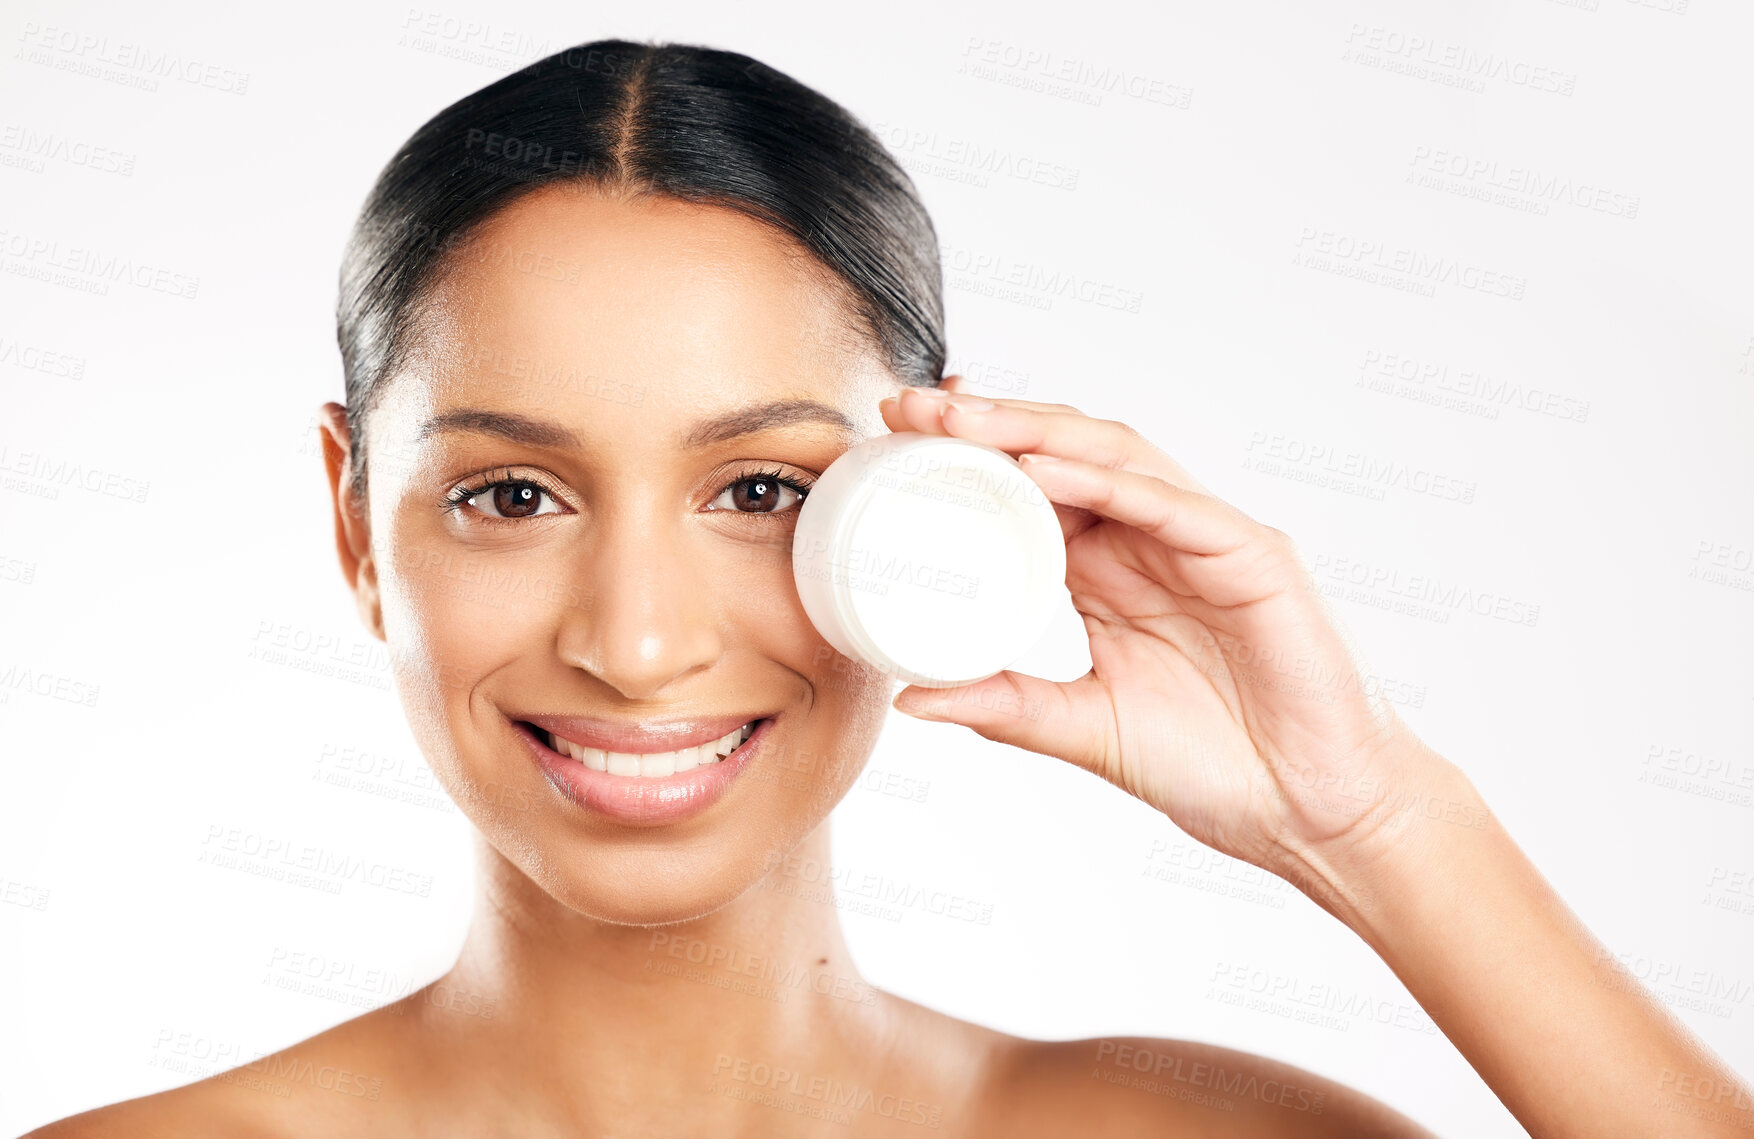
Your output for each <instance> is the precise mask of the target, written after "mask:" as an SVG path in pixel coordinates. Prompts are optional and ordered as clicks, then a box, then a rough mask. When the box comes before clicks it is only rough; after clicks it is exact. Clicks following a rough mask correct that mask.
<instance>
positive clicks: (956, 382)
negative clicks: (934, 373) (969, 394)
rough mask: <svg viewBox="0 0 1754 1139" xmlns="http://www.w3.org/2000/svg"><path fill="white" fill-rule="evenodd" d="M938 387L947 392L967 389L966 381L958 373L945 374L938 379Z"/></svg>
mask: <svg viewBox="0 0 1754 1139" xmlns="http://www.w3.org/2000/svg"><path fill="white" fill-rule="evenodd" d="M938 387H939V389H940V390H942V391H947V392H965V391H967V390H968V381H966V380H964V379H963V378H962V376H960V375H955V376H945V377H944V378H943V379H942V380H940V381H938Z"/></svg>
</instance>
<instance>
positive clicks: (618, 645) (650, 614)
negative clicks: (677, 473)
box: [557, 505, 725, 701]
mask: <svg viewBox="0 0 1754 1139" xmlns="http://www.w3.org/2000/svg"><path fill="white" fill-rule="evenodd" d="M688 529H689V528H688V526H687V525H686V519H677V518H675V517H668V518H666V517H662V516H661V515H660V514H659V513H658V512H657V511H656V510H655V509H652V508H651V507H650V506H649V505H642V506H639V507H637V508H630V509H627V510H617V511H614V512H613V515H612V516H611V514H605V515H602V516H600V517H599V518H598V519H597V520H596V525H595V527H594V529H593V531H592V533H591V534H590V536H589V538H588V539H587V542H586V545H585V547H584V549H583V550H582V552H581V554H580V556H581V558H583V559H584V567H583V570H582V573H581V576H582V577H583V578H584V579H585V581H586V582H587V583H588V586H589V594H588V600H587V601H586V603H585V604H584V605H582V606H578V607H572V608H568V609H567V610H566V612H565V616H564V617H563V619H562V621H563V623H562V626H561V629H560V635H559V641H558V644H557V648H558V651H559V654H560V657H561V659H562V660H563V661H565V662H566V663H568V664H570V665H572V666H574V667H576V668H580V669H583V670H584V671H586V672H588V673H590V674H591V675H592V676H595V677H596V678H597V679H599V680H601V681H603V682H604V683H605V684H607V685H609V686H610V687H611V688H614V689H615V690H616V691H617V692H619V693H621V695H622V696H624V697H626V698H627V699H628V700H636V701H637V700H652V699H661V698H662V697H663V695H664V693H665V690H666V689H667V688H669V687H670V686H671V685H673V684H675V683H676V682H677V681H679V680H682V679H683V678H684V677H687V676H690V675H692V674H694V673H696V672H699V671H702V670H705V669H708V668H711V667H712V666H713V664H714V663H715V662H716V661H717V660H718V659H719V658H720V657H721V656H723V655H724V651H725V646H724V639H723V637H722V635H721V631H720V629H719V626H718V621H717V615H716V609H715V604H714V602H715V595H714V591H713V587H712V586H713V583H712V580H711V575H712V570H713V566H714V561H713V559H712V558H710V557H709V556H707V553H708V552H707V551H706V550H705V549H695V548H693V546H694V544H693V543H690V541H689V537H690V535H689V533H688Z"/></svg>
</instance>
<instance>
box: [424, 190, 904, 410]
mask: <svg viewBox="0 0 1754 1139" xmlns="http://www.w3.org/2000/svg"><path fill="white" fill-rule="evenodd" d="M423 312H424V316H423V320H422V322H421V325H422V327H421V331H420V332H419V333H418V334H417V335H416V337H415V339H416V341H417V342H418V343H417V345H416V346H415V349H414V352H413V353H412V355H413V356H414V357H417V358H419V360H420V366H418V367H415V368H413V369H411V370H412V371H414V372H415V373H417V374H421V375H424V376H426V377H428V378H429V379H430V381H432V382H431V383H430V384H429V385H428V390H427V391H426V393H425V398H423V399H421V400H420V401H419V402H421V403H424V404H426V405H427V406H428V407H433V408H442V407H444V406H447V405H449V406H461V405H470V406H505V407H512V406H514V405H515V406H516V407H517V409H518V410H520V411H522V412H524V413H526V414H536V415H541V414H547V415H549V416H552V417H556V418H562V419H577V418H579V417H588V418H591V419H597V420H604V419H606V420H607V421H608V422H609V423H610V424H615V423H617V421H619V420H622V419H625V420H626V423H623V424H620V425H621V426H628V427H632V426H636V425H637V426H639V427H640V428H641V429H642V430H643V431H644V432H645V433H648V434H649V433H650V432H651V430H652V429H653V426H654V421H653V420H652V419H651V416H652V415H653V414H661V413H663V412H665V411H667V410H675V411H677V412H678V413H682V412H687V413H691V414H692V413H695V412H699V411H701V410H710V409H713V408H719V407H725V406H735V405H740V404H746V403H750V402H753V401H755V400H758V399H764V398H766V399H773V398H786V397H793V398H796V397H807V398H814V399H818V400H822V401H825V402H844V401H845V400H847V399H849V398H852V397H853V395H854V392H855V391H856V390H858V389H860V388H861V387H862V386H864V385H865V384H867V383H868V382H869V381H870V380H871V378H872V376H873V373H876V374H879V375H881V374H885V373H884V370H883V368H882V366H881V363H880V362H879V361H878V359H877V355H876V353H875V351H874V348H873V346H872V345H871V344H870V343H869V342H868V340H867V338H865V337H862V336H860V335H859V334H858V332H857V331H856V330H857V327H858V326H857V324H856V322H855V321H854V319H853V318H852V315H851V314H852V309H851V307H850V302H849V297H848V291H847V289H846V287H845V286H844V284H843V283H842V282H840V281H839V280H838V278H836V277H835V276H834V275H833V274H832V273H831V272H829V270H828V269H826V268H825V267H824V266H822V265H821V264H820V263H819V262H817V261H816V260H815V259H814V258H813V257H812V256H811V255H810V254H809V253H808V251H806V250H805V249H803V247H802V246H800V245H798V244H797V243H795V242H794V241H792V240H791V239H790V238H789V237H788V236H787V235H784V234H782V233H780V232H779V231H778V230H776V229H774V228H773V227H771V226H768V225H766V224H764V223H762V222H759V221H757V220H755V219H754V218H751V217H748V216H746V215H744V214H741V213H739V212H737V211H734V210H731V209H728V208H723V207H716V206H707V205H700V204H695V203H687V202H681V201H678V200H676V199H673V198H665V197H658V196H645V197H632V196H610V195H607V194H605V193H603V192H601V191H598V190H595V189H593V188H589V187H584V186H580V185H576V184H569V183H556V184H551V185H548V186H544V187H541V188H539V189H537V190H535V191H532V192H530V193H528V194H526V195H524V196H523V197H522V198H520V199H518V200H517V201H515V202H513V203H512V204H511V205H509V206H507V207H505V208H504V209H502V210H501V211H500V212H498V213H497V214H495V215H494V216H493V217H491V218H490V219H488V221H487V222H485V223H484V224H483V225H482V226H481V227H480V228H479V230H478V231H477V232H476V234H475V235H474V236H473V238H472V239H471V240H470V241H468V242H467V243H465V244H463V245H461V246H459V247H458V248H456V249H454V250H452V251H451V253H450V254H449V256H448V259H447V262H446V264H445V266H444V269H443V271H442V274H441V276H440V278H439V280H438V281H437V283H436V284H435V287H434V288H433V290H432V292H431V294H430V297H429V301H428V304H427V305H425V306H423ZM617 411H620V412H623V413H625V412H629V411H632V412H643V413H644V414H643V416H642V415H617V414H616V412H617Z"/></svg>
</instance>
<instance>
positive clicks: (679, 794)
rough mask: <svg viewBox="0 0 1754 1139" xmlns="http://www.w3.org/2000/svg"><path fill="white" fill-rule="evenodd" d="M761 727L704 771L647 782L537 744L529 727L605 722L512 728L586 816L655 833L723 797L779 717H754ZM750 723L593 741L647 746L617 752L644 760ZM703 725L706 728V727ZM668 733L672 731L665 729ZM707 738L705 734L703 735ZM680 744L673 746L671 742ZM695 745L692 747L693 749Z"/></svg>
mask: <svg viewBox="0 0 1754 1139" xmlns="http://www.w3.org/2000/svg"><path fill="white" fill-rule="evenodd" d="M751 718H752V719H757V720H759V722H758V723H757V724H756V725H755V730H754V731H753V732H751V733H750V734H749V738H748V739H746V740H744V741H743V742H742V743H741V744H739V745H738V747H737V750H736V751H734V752H732V753H731V754H730V755H728V756H726V757H725V758H724V759H721V760H719V761H718V762H717V763H713V764H708V765H707V766H705V767H695V768H691V769H690V770H688V771H682V772H678V773H676V774H675V775H664V776H654V777H647V776H644V775H610V774H609V773H608V772H606V771H592V770H591V769H590V768H588V767H586V766H585V765H584V764H582V763H580V762H579V761H578V760H576V759H574V758H572V757H571V756H569V755H562V754H561V753H560V752H557V751H555V750H554V749H553V748H551V747H549V746H548V745H547V744H545V743H543V742H542V740H541V739H540V738H538V736H537V733H536V732H534V731H532V730H531V728H530V726H529V725H532V724H534V725H536V726H538V727H542V728H544V729H545V730H547V731H555V730H556V729H554V728H549V727H547V725H548V724H549V723H553V722H559V723H562V724H569V723H570V726H571V728H572V729H574V730H576V729H577V728H578V727H580V726H590V725H592V724H595V725H599V726H601V725H603V723H604V722H603V721H600V720H599V721H587V720H582V719H578V718H572V717H551V716H540V717H538V716H531V717H528V718H527V719H524V720H513V721H512V728H513V730H515V731H516V732H517V734H518V737H519V738H520V739H522V740H523V741H524V745H525V746H526V747H528V748H529V749H530V754H531V756H532V758H534V759H535V761H536V764H537V766H539V767H541V769H542V773H543V775H544V776H546V777H547V779H548V782H549V783H550V784H552V785H553V786H554V787H555V789H556V790H558V791H559V792H560V793H561V794H563V795H565V796H566V797H567V798H568V799H571V800H572V801H573V802H574V803H576V804H577V805H578V806H580V807H582V808H584V809H585V810H587V811H591V812H594V813H597V814H601V815H605V816H607V817H609V818H611V819H614V820H616V821H617V822H621V823H627V824H629V825H632V826H641V827H656V826H667V825H669V824H671V823H678V822H681V821H683V820H684V819H691V818H694V817H695V816H696V815H699V814H701V813H702V812H704V811H705V810H706V809H707V808H709V807H711V806H712V805H713V804H714V803H716V802H718V801H719V800H720V799H721V798H723V797H724V794H725V792H726V791H728V790H730V788H731V784H732V783H733V782H735V781H736V778H737V776H738V775H739V774H741V773H742V771H743V768H744V767H746V766H748V764H749V763H750V762H751V760H753V759H754V758H755V757H756V755H757V754H758V753H759V751H760V749H761V748H762V746H763V745H764V744H765V743H766V742H767V736H768V734H769V732H770V730H771V729H772V728H773V725H774V721H775V720H776V719H778V717H777V716H763V717H751ZM748 722H749V721H748V720H734V721H731V722H729V723H727V725H726V726H725V727H724V728H723V729H722V730H712V729H715V728H716V727H717V724H718V723H719V721H717V720H710V721H708V720H696V721H689V722H686V723H684V724H682V726H681V728H679V729H677V731H676V733H675V734H673V735H664V734H663V731H664V729H663V728H660V729H658V731H657V733H656V734H654V732H653V730H651V729H635V730H634V731H633V732H632V733H630V734H624V735H622V736H620V737H616V736H613V735H599V736H591V734H590V733H588V732H587V733H584V734H586V735H587V737H588V738H598V739H616V738H620V739H624V740H629V741H636V740H637V741H644V742H643V745H642V747H643V750H642V747H629V748H625V749H623V748H616V749H614V750H627V751H634V752H638V753H641V754H643V753H644V752H653V751H671V750H676V749H680V748H685V747H690V746H693V744H697V743H708V742H710V741H712V740H716V739H718V738H719V737H720V736H723V735H725V734H727V733H728V732H730V731H731V730H732V729H733V728H737V727H741V726H742V725H744V724H746V723H748ZM703 725H704V726H703ZM666 727H669V726H666ZM703 733H705V734H703ZM558 734H559V735H560V736H561V737H562V738H564V739H569V740H574V742H575V743H584V742H585V741H583V740H577V739H574V736H573V734H572V731H561V732H559V733H558ZM660 738H661V739H663V740H664V745H663V746H651V744H652V741H654V740H656V739H660ZM672 740H673V741H675V742H671V741H672ZM691 741H692V743H691ZM585 746H587V747H602V746H603V745H602V744H596V743H586V744H585Z"/></svg>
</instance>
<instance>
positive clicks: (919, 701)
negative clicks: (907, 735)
mask: <svg viewBox="0 0 1754 1139" xmlns="http://www.w3.org/2000/svg"><path fill="white" fill-rule="evenodd" d="M889 706H890V707H891V708H894V709H895V710H896V711H897V712H900V713H901V714H902V715H904V716H914V717H916V718H918V719H921V720H943V719H944V717H943V716H940V715H938V714H937V713H938V711H939V709H941V708H942V707H943V705H942V704H939V703H936V702H933V701H928V700H926V699H924V698H922V697H919V696H915V697H912V698H911V699H906V700H904V699H902V697H901V696H900V695H897V696H896V698H895V699H894V700H891V701H890V702H889Z"/></svg>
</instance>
